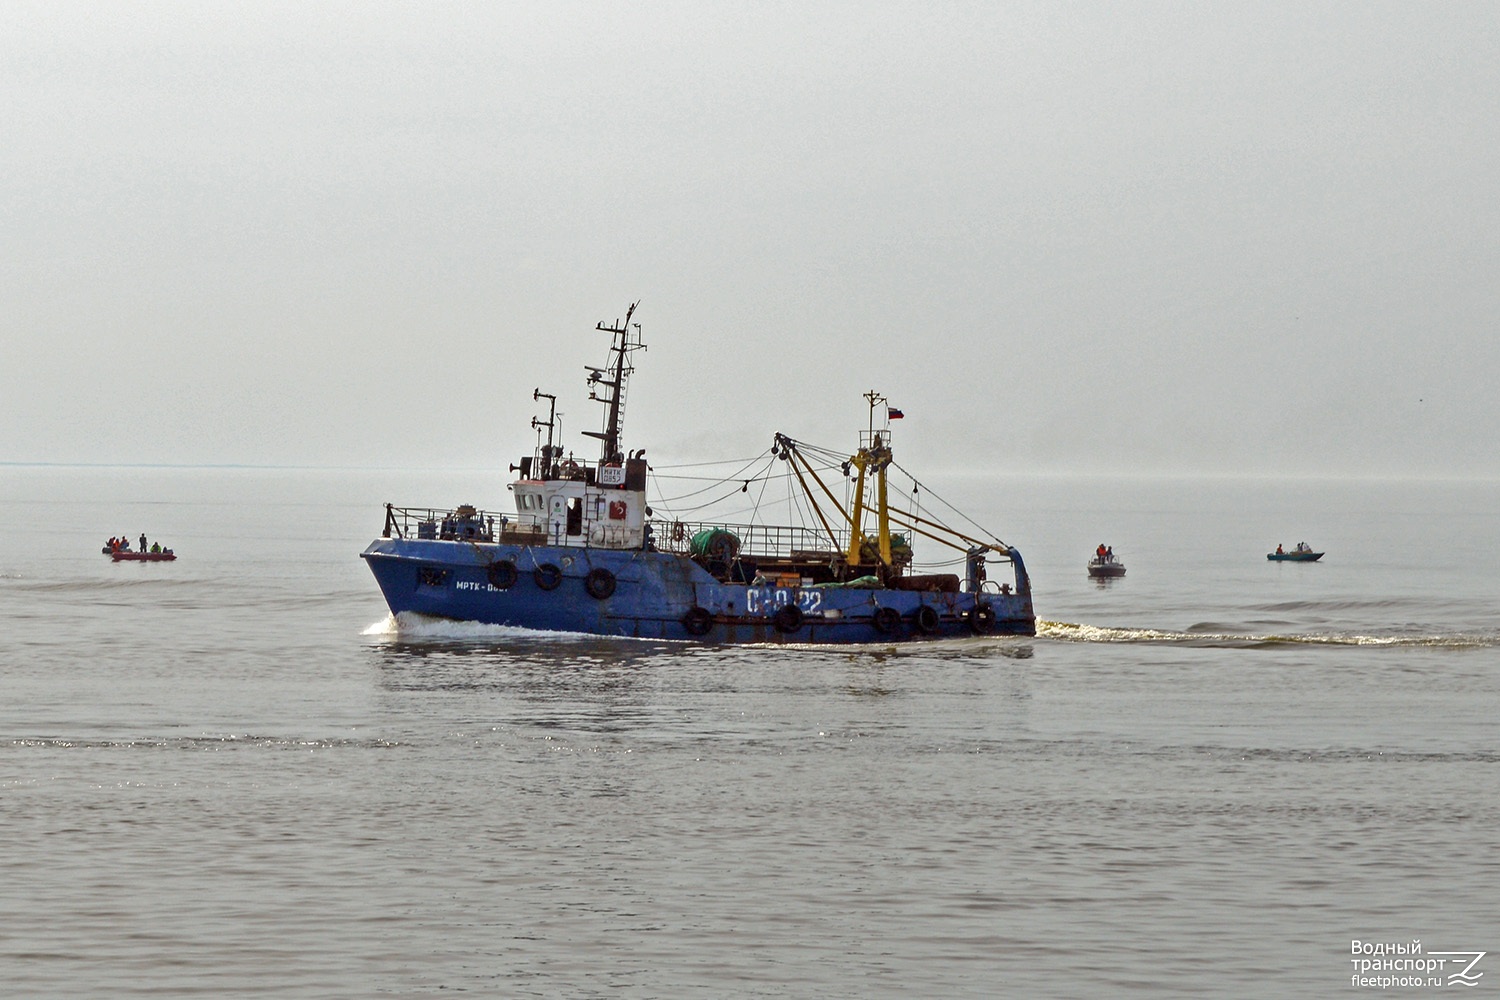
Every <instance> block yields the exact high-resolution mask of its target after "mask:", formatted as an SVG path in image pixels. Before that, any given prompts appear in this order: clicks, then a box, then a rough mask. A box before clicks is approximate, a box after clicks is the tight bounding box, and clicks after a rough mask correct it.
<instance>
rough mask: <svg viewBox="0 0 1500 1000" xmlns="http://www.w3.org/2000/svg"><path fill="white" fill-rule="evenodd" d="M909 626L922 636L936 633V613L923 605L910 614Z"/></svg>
mask: <svg viewBox="0 0 1500 1000" xmlns="http://www.w3.org/2000/svg"><path fill="white" fill-rule="evenodd" d="M911 624H912V627H913V628H915V629H916V630H917V631H918V632H921V633H922V634H923V635H931V634H932V633H934V632H936V631H937V627H938V613H937V612H936V611H934V610H933V609H932V607H931V606H929V605H926V604H923V605H920V606H919V607H918V608H917V610H915V611H913V612H912V613H911Z"/></svg>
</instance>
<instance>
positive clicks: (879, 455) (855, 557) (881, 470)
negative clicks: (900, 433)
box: [848, 389, 892, 567]
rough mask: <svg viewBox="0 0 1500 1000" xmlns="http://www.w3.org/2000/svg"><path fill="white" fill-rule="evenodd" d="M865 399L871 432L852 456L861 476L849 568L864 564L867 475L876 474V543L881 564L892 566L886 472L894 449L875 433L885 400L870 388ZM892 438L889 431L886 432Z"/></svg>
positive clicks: (851, 459)
mask: <svg viewBox="0 0 1500 1000" xmlns="http://www.w3.org/2000/svg"><path fill="white" fill-rule="evenodd" d="M865 399H867V400H868V401H869V403H870V429H869V431H868V432H867V433H865V434H863V435H861V437H862V438H864V440H863V441H862V442H861V447H860V449H859V451H858V452H857V453H856V454H854V455H851V456H850V457H849V464H850V465H852V466H854V467H855V468H856V469H858V470H859V475H858V476H857V477H856V479H855V483H854V511H853V515H852V516H851V517H850V522H851V523H850V527H851V528H852V529H853V530H852V531H851V533H850V536H849V552H848V559H849V563H850V565H858V564H859V563H860V562H862V558H861V551H860V550H861V548H862V547H863V545H864V541H865V538H864V533H863V530H862V528H861V522H862V520H863V516H862V515H863V512H864V510H865V509H866V507H867V504H866V502H865V478H866V473H867V472H873V473H875V503H874V504H873V506H872V507H871V509H873V510H874V511H875V516H876V524H877V533H876V539H875V540H876V544H877V545H878V546H879V552H880V562H881V564H882V565H883V566H886V567H889V566H890V565H891V556H892V552H891V520H890V507H889V506H888V504H887V502H886V484H885V470H886V468H887V467H888V466H889V465H890V464H891V458H892V455H891V448H890V444H889V443H888V441H887V440H886V439H884V438H882V437H881V434H880V432H879V431H877V430H875V407H876V406H878V405H880V404H881V403H884V402H885V401H886V399H885V397H884V396H882V395H880V393H878V392H876V391H875V390H873V389H871V390H870V391H869V392H867V393H865ZM886 434H887V435H889V431H887V432H886Z"/></svg>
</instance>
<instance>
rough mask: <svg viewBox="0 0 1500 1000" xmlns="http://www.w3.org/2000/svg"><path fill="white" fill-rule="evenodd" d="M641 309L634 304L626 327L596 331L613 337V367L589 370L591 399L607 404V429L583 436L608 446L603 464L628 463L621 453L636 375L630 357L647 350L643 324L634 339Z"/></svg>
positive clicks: (609, 364) (611, 346)
mask: <svg viewBox="0 0 1500 1000" xmlns="http://www.w3.org/2000/svg"><path fill="white" fill-rule="evenodd" d="M638 305H640V303H639V302H632V303H631V304H630V308H629V309H627V310H626V311H625V321H624V322H623V323H622V322H620V321H619V320H616V321H615V325H614V326H605V325H604V324H603V323H602V322H601V323H600V324H599V325H598V326H597V327H596V329H598V330H601V331H603V332H604V333H608V334H611V335H612V337H613V340H612V342H611V344H610V355H611V357H610V361H609V363H608V364H607V365H606V366H605V367H604V368H594V367H592V366H590V367H588V373H589V399H592V400H594V401H595V402H597V403H603V404H604V429H603V430H602V431H584V432H583V433H584V434H585V435H586V436H588V437H592V438H598V439H599V440H601V441H603V442H604V448H603V453H602V454H601V455H600V458H599V461H600V463H601V464H603V463H617V462H622V461H624V459H625V456H624V455H623V454H622V453H621V451H620V431H621V428H622V427H623V425H624V421H625V386H626V383H627V382H628V381H629V380H630V373H631V372H633V371H635V369H634V368H633V367H631V364H630V355H631V353H632V352H634V351H636V350H637V349H639V348H644V347H645V346H646V345H645V344H644V343H643V342H642V341H641V325H640V324H639V323H637V324H635V328H634V329H635V337H634V339H632V338H631V336H630V331H631V325H630V317H631V315H632V314H634V313H635V307H636V306H638ZM601 392H602V395H601Z"/></svg>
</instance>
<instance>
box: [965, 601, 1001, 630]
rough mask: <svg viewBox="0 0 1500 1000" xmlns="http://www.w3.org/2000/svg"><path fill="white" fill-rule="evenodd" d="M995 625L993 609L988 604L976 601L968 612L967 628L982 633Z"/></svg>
mask: <svg viewBox="0 0 1500 1000" xmlns="http://www.w3.org/2000/svg"><path fill="white" fill-rule="evenodd" d="M994 627H995V609H994V608H992V607H990V606H989V605H988V604H978V603H976V604H975V605H974V607H973V609H972V610H971V611H970V612H969V628H971V629H973V630H974V631H975V632H976V633H978V634H980V635H983V634H984V633H986V632H988V631H990V630H991V629H993V628H994Z"/></svg>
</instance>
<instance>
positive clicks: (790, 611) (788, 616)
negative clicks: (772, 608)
mask: <svg viewBox="0 0 1500 1000" xmlns="http://www.w3.org/2000/svg"><path fill="white" fill-rule="evenodd" d="M771 621H772V622H773V623H774V624H775V625H776V631H778V632H795V631H797V630H798V629H799V628H801V627H802V609H801V608H799V607H797V605H795V604H783V605H782V606H781V607H780V608H778V609H777V610H776V616H775V617H774V618H772V619H771Z"/></svg>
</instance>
